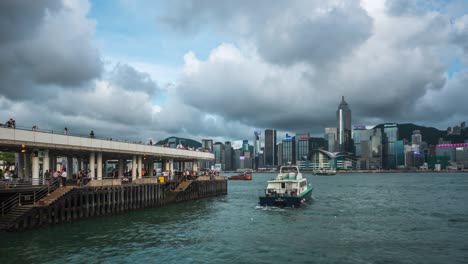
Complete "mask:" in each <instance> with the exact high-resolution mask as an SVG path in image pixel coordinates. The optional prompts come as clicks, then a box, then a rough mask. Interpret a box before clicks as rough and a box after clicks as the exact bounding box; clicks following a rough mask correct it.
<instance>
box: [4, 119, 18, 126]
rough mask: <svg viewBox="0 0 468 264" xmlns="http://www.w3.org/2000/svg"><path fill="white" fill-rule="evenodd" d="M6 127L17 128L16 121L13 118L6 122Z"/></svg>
mask: <svg viewBox="0 0 468 264" xmlns="http://www.w3.org/2000/svg"><path fill="white" fill-rule="evenodd" d="M5 126H6V127H12V128H16V121H15V120H14V119H13V118H10V119H9V120H8V121H6V123H5Z"/></svg>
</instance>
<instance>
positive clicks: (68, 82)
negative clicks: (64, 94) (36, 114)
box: [0, 1, 102, 99]
mask: <svg viewBox="0 0 468 264" xmlns="http://www.w3.org/2000/svg"><path fill="white" fill-rule="evenodd" d="M23 3H24V2H22V1H6V2H5V1H2V4H1V5H2V7H3V8H0V13H1V14H0V17H2V18H3V19H2V23H1V26H0V30H1V32H0V33H1V34H2V35H1V36H2V37H1V39H2V40H1V41H0V58H1V59H0V82H1V87H2V88H1V92H2V94H3V95H4V96H6V97H8V98H10V99H24V98H28V99H42V98H44V97H46V96H50V94H53V93H55V92H56V91H57V88H58V87H59V88H77V87H80V86H81V85H82V84H84V83H86V82H89V81H91V80H93V79H94V78H97V77H99V76H100V75H101V71H102V62H101V59H100V54H99V52H98V50H97V49H96V48H95V47H94V44H93V35H94V24H95V22H94V21H91V20H89V19H87V18H86V13H87V12H88V10H89V4H88V3H87V2H83V1H75V2H74V1H64V2H60V1H34V3H28V4H27V5H24V4H23ZM25 14H29V15H30V16H29V17H28V16H26V15H25ZM16 25H18V30H17V31H15V32H12V31H11V30H10V29H9V28H10V27H12V26H13V27H14V28H16Z"/></svg>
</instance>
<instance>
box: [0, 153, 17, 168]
mask: <svg viewBox="0 0 468 264" xmlns="http://www.w3.org/2000/svg"><path fill="white" fill-rule="evenodd" d="M0 160H3V164H4V165H6V166H8V165H14V164H15V153H14V152H0Z"/></svg>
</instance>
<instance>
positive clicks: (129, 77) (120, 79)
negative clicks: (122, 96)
mask: <svg viewBox="0 0 468 264" xmlns="http://www.w3.org/2000/svg"><path fill="white" fill-rule="evenodd" d="M109 75H110V76H109V79H110V81H111V82H112V84H114V85H116V86H118V87H121V88H123V89H126V90H129V91H142V92H144V93H146V94H148V95H154V94H156V93H158V92H162V89H160V88H159V87H158V85H157V84H156V82H155V81H154V80H152V79H151V76H150V75H149V74H148V73H145V72H138V71H137V70H135V69H134V68H133V67H131V66H129V65H127V64H122V63H118V64H117V65H116V66H115V67H114V69H113V70H112V71H111V72H110V74H109Z"/></svg>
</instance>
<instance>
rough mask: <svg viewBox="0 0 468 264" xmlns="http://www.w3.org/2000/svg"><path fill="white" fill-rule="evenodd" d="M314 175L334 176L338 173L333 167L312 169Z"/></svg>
mask: <svg viewBox="0 0 468 264" xmlns="http://www.w3.org/2000/svg"><path fill="white" fill-rule="evenodd" d="M312 173H313V174H314V175H322V176H332V175H335V174H336V170H332V169H322V168H320V169H315V170H313V171H312Z"/></svg>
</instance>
